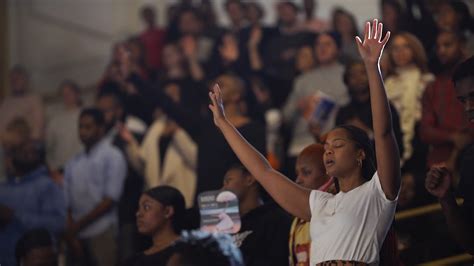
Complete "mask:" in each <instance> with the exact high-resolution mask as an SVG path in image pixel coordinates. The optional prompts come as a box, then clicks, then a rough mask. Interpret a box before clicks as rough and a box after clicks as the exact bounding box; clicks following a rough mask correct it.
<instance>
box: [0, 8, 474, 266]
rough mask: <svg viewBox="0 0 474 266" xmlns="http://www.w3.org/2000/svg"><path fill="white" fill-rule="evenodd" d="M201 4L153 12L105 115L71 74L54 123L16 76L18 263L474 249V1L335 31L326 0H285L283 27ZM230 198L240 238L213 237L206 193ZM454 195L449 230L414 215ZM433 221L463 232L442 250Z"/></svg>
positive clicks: (7, 105) (130, 48) (341, 259)
mask: <svg viewBox="0 0 474 266" xmlns="http://www.w3.org/2000/svg"><path fill="white" fill-rule="evenodd" d="M195 2H196V1H181V2H179V3H178V4H175V5H171V6H169V7H168V12H167V15H168V17H167V20H168V21H167V26H166V27H165V28H160V27H158V26H157V24H156V14H155V10H154V9H153V7H151V6H144V7H143V8H142V9H141V11H140V14H139V15H140V18H141V19H142V21H143V24H144V25H145V30H144V31H143V32H141V33H138V34H136V35H134V36H131V37H128V38H126V39H124V40H123V41H120V42H118V43H115V44H113V45H112V49H111V55H110V60H109V63H108V64H107V66H105V69H104V73H103V74H102V77H101V78H100V80H98V81H97V83H96V84H94V86H93V87H94V88H93V92H94V96H95V97H94V103H93V104H92V105H90V104H85V103H84V102H83V99H82V98H83V97H82V96H83V88H81V87H80V86H79V85H78V82H76V81H73V80H69V79H65V80H64V81H62V82H61V83H60V84H59V86H58V92H59V95H60V98H61V99H62V106H61V108H60V109H58V110H56V111H55V112H54V113H52V114H50V115H46V111H45V110H46V105H45V103H44V102H43V100H42V98H41V97H40V96H39V95H38V94H37V93H35V91H34V84H31V82H30V77H29V74H28V71H27V70H26V68H25V67H23V66H15V67H13V68H12V69H11V70H10V80H9V81H10V83H9V84H10V88H9V89H10V92H11V93H10V95H8V96H6V97H5V98H4V99H3V101H2V102H1V103H0V114H1V116H0V140H1V145H0V157H1V158H0V178H2V179H3V180H2V183H0V264H1V265H38V264H34V263H38V261H39V262H41V263H42V264H41V265H57V264H58V263H61V264H62V265H72V266H75V265H77V266H82V265H97V266H102V265H111V266H115V265H127V266H128V265H133V266H138V265H197V266H200V265H235V266H238V265H248V266H252V265H282V266H283V265H295V266H303V265H346V264H344V263H349V265H373V264H377V263H378V264H380V265H404V264H406V265H411V264H414V263H419V262H422V261H423V260H426V259H430V258H433V257H436V256H438V255H440V254H444V253H443V252H445V253H446V252H448V251H454V252H461V251H465V252H469V253H470V254H474V227H473V226H472V224H474V198H473V196H472V195H473V192H474V191H473V189H474V179H473V178H474V174H473V173H474V168H473V165H474V153H473V152H474V57H472V56H473V55H474V20H473V19H472V17H471V14H470V11H469V8H468V5H467V4H466V3H465V2H463V1H461V0H452V1H444V0H440V1H429V0H405V1H397V0H382V1H381V2H380V11H381V17H380V19H379V20H378V21H377V20H373V21H372V20H370V21H369V18H367V21H368V22H367V23H366V24H365V28H364V29H363V30H361V29H359V28H358V24H357V22H356V19H355V16H354V15H353V14H352V13H351V11H350V4H349V3H348V4H347V6H344V7H339V8H336V9H334V10H333V12H332V17H331V20H330V21H325V20H323V19H320V18H318V17H315V16H314V14H315V13H316V12H315V9H316V8H317V2H316V1H314V0H305V1H303V5H302V6H299V5H298V4H296V3H294V2H293V1H279V2H277V3H276V6H275V10H276V13H277V23H276V25H271V26H270V25H264V24H263V23H262V20H263V18H264V16H265V10H264V9H263V8H262V7H261V6H260V4H259V2H257V1H238V0H228V1H226V2H225V6H224V7H225V11H226V14H227V15H228V18H229V20H230V25H229V26H228V27H221V26H219V25H217V23H216V16H215V13H214V11H213V8H212V7H213V6H212V3H211V1H205V0H203V1H200V3H199V4H196V3H195ZM351 4H352V3H351ZM379 22H380V23H379ZM382 23H383V24H382ZM356 37H357V38H356ZM325 104H326V105H325ZM328 106H331V107H330V108H329V107H328ZM324 108H325V109H324ZM209 109H210V110H209ZM321 112H323V113H324V114H323V115H321ZM221 189H223V190H229V191H231V192H233V193H234V194H235V195H236V196H237V198H238V202H239V212H240V216H241V223H242V224H241V228H240V231H239V232H237V233H235V234H231V237H229V236H227V235H215V234H208V233H204V232H200V231H195V230H196V229H199V226H200V214H199V208H198V207H199V206H198V201H197V198H198V196H199V194H200V193H202V192H207V191H212V190H221ZM456 197H461V198H463V199H464V203H463V204H462V205H458V203H457V202H456ZM436 199H438V201H439V202H440V203H441V206H442V210H443V214H444V217H445V219H443V220H442V221H439V220H436V219H435V221H433V220H428V219H425V220H423V218H419V219H418V218H417V219H416V221H415V220H414V221H410V222H406V223H404V222H403V221H401V222H395V221H394V213H395V212H396V211H401V210H406V209H410V208H413V207H416V206H420V205H423V204H427V203H432V202H435V201H436ZM446 223H447V225H446ZM418 225H423V228H417V227H418ZM432 230H439V231H442V232H446V236H447V235H448V232H449V234H450V236H447V237H446V238H440V242H443V243H438V244H436V245H435V246H430V245H428V244H427V242H428V241H427V240H424V239H426V238H429V237H430V234H432V232H431V231H432ZM454 243H456V244H454ZM453 245H454V247H453ZM430 252H431V253H430Z"/></svg>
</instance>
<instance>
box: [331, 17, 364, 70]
mask: <svg viewBox="0 0 474 266" xmlns="http://www.w3.org/2000/svg"><path fill="white" fill-rule="evenodd" d="M332 28H333V30H334V31H336V32H338V33H339V35H340V36H341V43H342V45H341V56H340V58H341V61H342V62H350V61H353V60H357V59H359V60H360V56H359V53H358V51H357V45H356V44H355V43H354V38H355V36H357V35H359V32H358V30H357V21H356V19H355V17H354V15H353V14H352V13H350V12H349V11H347V10H345V9H343V8H336V9H334V10H333V12H332Z"/></svg>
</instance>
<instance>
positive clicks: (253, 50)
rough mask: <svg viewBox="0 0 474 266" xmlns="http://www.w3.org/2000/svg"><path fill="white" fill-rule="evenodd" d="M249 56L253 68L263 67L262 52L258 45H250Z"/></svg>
mask: <svg viewBox="0 0 474 266" xmlns="http://www.w3.org/2000/svg"><path fill="white" fill-rule="evenodd" d="M249 57H250V67H251V68H252V70H254V71H256V70H260V69H262V67H263V63H262V59H261V57H260V53H259V52H258V48H257V47H250V48H249Z"/></svg>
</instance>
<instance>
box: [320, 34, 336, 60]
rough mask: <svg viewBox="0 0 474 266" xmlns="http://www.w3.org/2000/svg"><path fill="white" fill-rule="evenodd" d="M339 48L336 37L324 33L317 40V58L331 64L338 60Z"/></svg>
mask: <svg viewBox="0 0 474 266" xmlns="http://www.w3.org/2000/svg"><path fill="white" fill-rule="evenodd" d="M338 55H339V49H338V47H337V44H336V42H335V41H334V39H333V38H332V37H331V36H329V35H327V34H323V35H320V36H319V37H318V39H317V40H316V59H317V60H318V62H319V63H320V64H330V63H332V62H334V61H336V60H337V57H338Z"/></svg>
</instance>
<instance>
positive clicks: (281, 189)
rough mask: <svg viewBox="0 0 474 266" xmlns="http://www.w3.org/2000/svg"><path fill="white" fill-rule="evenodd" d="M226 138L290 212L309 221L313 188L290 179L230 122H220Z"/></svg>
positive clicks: (248, 166) (252, 171)
mask: <svg viewBox="0 0 474 266" xmlns="http://www.w3.org/2000/svg"><path fill="white" fill-rule="evenodd" d="M219 128H220V129H221V131H222V133H223V134H224V137H225V138H226V140H227V142H228V143H229V145H230V146H231V148H232V150H234V152H235V154H236V155H237V157H238V158H239V159H240V161H241V162H242V164H243V165H244V166H245V167H246V168H247V169H248V170H249V171H250V173H252V175H253V176H254V177H255V178H256V179H257V180H258V181H259V183H260V184H261V185H262V186H263V187H264V188H265V190H266V191H267V192H268V193H269V194H270V195H271V196H272V197H273V199H275V201H276V202H277V203H278V204H280V206H282V207H283V208H284V209H285V210H286V211H288V212H289V213H291V214H293V215H295V216H297V217H300V218H303V219H305V220H308V219H309V218H310V217H311V213H310V210H309V200H308V199H309V194H310V192H311V191H310V190H308V189H305V188H303V187H300V186H298V185H296V184H295V183H293V182H291V181H290V180H289V179H288V178H287V177H285V176H284V175H282V174H280V173H279V172H277V171H275V170H274V169H273V168H272V167H271V166H270V163H269V162H268V161H267V160H266V159H265V157H264V156H263V155H262V154H260V153H259V152H258V151H257V150H256V149H255V148H254V147H252V146H251V145H250V144H249V143H248V142H247V141H246V140H245V138H243V137H242V136H241V135H240V133H239V132H238V131H237V129H236V128H235V127H234V126H233V125H231V124H230V123H229V122H228V121H226V120H223V121H222V122H221V123H220V126H219Z"/></svg>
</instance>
